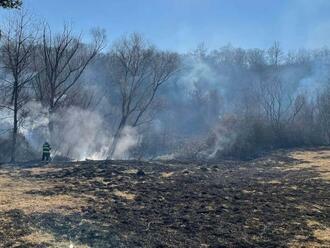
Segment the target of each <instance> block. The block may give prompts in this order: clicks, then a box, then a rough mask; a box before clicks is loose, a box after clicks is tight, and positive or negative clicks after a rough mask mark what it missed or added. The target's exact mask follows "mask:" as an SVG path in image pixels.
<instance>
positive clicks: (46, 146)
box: [42, 143, 51, 154]
mask: <svg viewBox="0 0 330 248" xmlns="http://www.w3.org/2000/svg"><path fill="white" fill-rule="evenodd" d="M50 149H51V148H50V145H49V144H48V143H45V144H44V145H43V146H42V152H43V153H45V154H49V153H50Z"/></svg>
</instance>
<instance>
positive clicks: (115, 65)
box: [109, 34, 179, 158]
mask: <svg viewBox="0 0 330 248" xmlns="http://www.w3.org/2000/svg"><path fill="white" fill-rule="evenodd" d="M178 64H179V59H178V55H177V54H175V53H170V52H161V51H158V50H157V49H155V48H154V47H153V46H151V45H148V44H147V43H146V42H145V41H144V40H143V38H142V37H141V36H140V35H139V34H132V35H131V36H129V37H124V38H122V39H121V40H119V41H118V42H117V43H116V44H115V45H114V48H113V50H112V51H111V53H110V54H109V69H110V74H111V81H112V82H114V83H115V85H116V86H117V87H118V90H119V92H120V101H121V115H120V121H119V124H118V127H117V129H116V131H115V135H114V138H113V142H112V146H111V149H110V152H109V157H110V158H111V157H112V156H113V154H114V152H115V150H116V147H117V144H118V140H119V139H120V137H121V135H122V132H123V129H124V128H125V127H126V126H131V127H136V126H138V125H140V124H142V123H143V122H144V121H143V117H144V115H145V113H146V112H147V110H148V109H149V108H150V106H151V105H152V103H153V101H154V100H155V97H156V93H157V91H158V90H159V88H160V86H161V85H163V84H164V83H165V82H167V81H168V79H169V78H170V77H171V76H172V75H173V74H174V72H175V71H176V70H177V69H178Z"/></svg>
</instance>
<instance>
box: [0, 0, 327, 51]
mask: <svg viewBox="0 0 330 248" xmlns="http://www.w3.org/2000/svg"><path fill="white" fill-rule="evenodd" d="M23 2H24V6H25V8H27V9H29V10H30V11H31V12H33V13H34V14H35V15H37V16H38V17H39V18H43V19H45V20H47V21H48V22H49V23H50V25H51V26H52V27H54V28H55V29H59V28H60V27H61V25H62V24H63V23H64V22H69V23H72V24H73V27H74V28H75V29H77V30H81V31H83V32H85V33H87V32H88V30H89V29H90V28H92V27H95V26H99V27H102V28H104V29H106V31H107V36H108V41H109V42H111V41H113V40H114V39H116V38H118V37H120V36H121V35H123V34H127V33H131V32H140V33H142V34H144V35H145V37H146V38H147V39H148V40H150V41H151V42H153V43H154V44H156V45H157V46H158V47H160V48H162V49H170V50H175V51H180V52H182V51H189V50H191V49H194V48H195V47H196V46H197V45H198V44H199V43H201V42H204V43H205V45H206V46H207V47H210V48H218V47H221V46H223V45H226V44H228V43H231V44H232V45H234V46H241V47H244V48H251V47H260V48H264V47H268V46H269V45H270V44H271V43H272V42H273V41H274V40H278V41H280V43H281V45H282V46H283V47H284V48H285V49H294V48H316V47H323V46H326V45H330V0H56V1H55V0H23ZM3 12H5V11H3V10H2V11H1V13H3ZM6 12H7V11H6Z"/></svg>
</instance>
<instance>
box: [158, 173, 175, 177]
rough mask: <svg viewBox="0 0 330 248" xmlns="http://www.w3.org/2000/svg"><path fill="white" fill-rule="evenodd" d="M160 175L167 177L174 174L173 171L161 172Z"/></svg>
mask: <svg viewBox="0 0 330 248" xmlns="http://www.w3.org/2000/svg"><path fill="white" fill-rule="evenodd" d="M160 175H161V177H165V178H167V177H171V176H173V175H174V172H163V173H161V174H160Z"/></svg>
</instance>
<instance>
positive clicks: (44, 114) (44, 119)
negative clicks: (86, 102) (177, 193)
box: [0, 101, 141, 160]
mask: <svg viewBox="0 0 330 248" xmlns="http://www.w3.org/2000/svg"><path fill="white" fill-rule="evenodd" d="M0 113H1V114H0V118H1V122H0V126H1V128H2V129H5V128H7V129H10V128H11V125H12V123H11V122H12V111H5V110H2V111H1V112H0ZM22 113H23V114H24V115H26V117H25V118H24V119H23V120H24V121H23V122H22V123H21V128H20V133H21V134H22V135H24V137H25V139H26V140H27V141H28V143H29V144H30V146H31V148H32V149H33V150H35V151H40V152H41V147H42V144H43V143H44V142H45V141H48V142H50V144H51V147H52V156H53V157H65V158H71V159H74V160H84V159H93V160H101V159H106V158H107V157H108V153H109V150H110V146H111V144H112V141H113V135H112V133H111V131H110V129H109V127H108V125H107V123H106V121H105V120H104V118H103V114H102V113H100V112H99V111H95V110H93V111H92V110H86V109H82V108H79V107H76V106H71V107H68V108H64V109H60V110H59V111H57V112H56V113H54V114H53V115H52V117H51V118H52V120H53V121H54V130H53V133H52V135H50V132H49V122H50V116H49V111H48V109H46V108H45V107H43V106H42V104H41V103H40V102H36V101H30V102H28V103H27V104H26V105H25V106H24V109H23V110H22ZM140 139H141V135H138V132H137V130H136V129H134V128H132V127H125V128H124V130H123V134H122V136H121V138H120V140H119V142H118V147H117V149H116V151H115V153H114V158H116V159H127V158H129V154H130V153H129V152H130V150H131V149H132V148H134V146H136V145H137V144H138V143H139V140H140Z"/></svg>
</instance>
